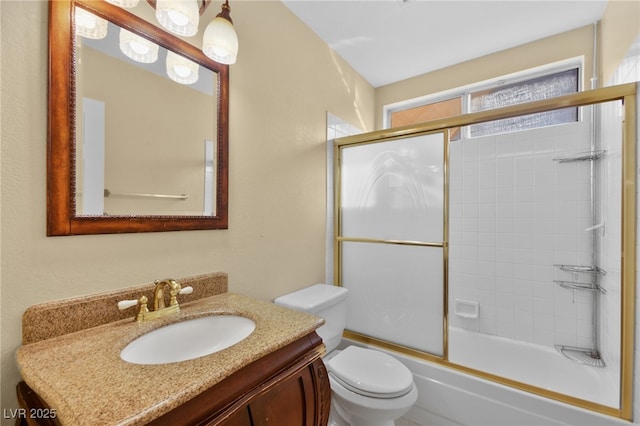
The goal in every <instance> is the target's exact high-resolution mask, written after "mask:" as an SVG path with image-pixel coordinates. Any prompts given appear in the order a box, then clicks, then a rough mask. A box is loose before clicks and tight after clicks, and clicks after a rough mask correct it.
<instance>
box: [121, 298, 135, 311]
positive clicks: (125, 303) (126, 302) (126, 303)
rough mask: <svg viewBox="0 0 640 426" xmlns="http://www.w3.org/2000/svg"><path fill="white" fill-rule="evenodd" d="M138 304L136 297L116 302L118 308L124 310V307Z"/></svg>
mask: <svg viewBox="0 0 640 426" xmlns="http://www.w3.org/2000/svg"><path fill="white" fill-rule="evenodd" d="M137 304H138V299H131V300H121V301H119V302H118V309H120V310H121V311H124V310H125V309H129V308H131V307H132V306H136V305H137Z"/></svg>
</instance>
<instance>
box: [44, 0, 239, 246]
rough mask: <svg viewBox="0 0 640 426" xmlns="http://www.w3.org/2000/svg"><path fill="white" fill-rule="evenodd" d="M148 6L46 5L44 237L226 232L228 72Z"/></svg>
mask: <svg viewBox="0 0 640 426" xmlns="http://www.w3.org/2000/svg"><path fill="white" fill-rule="evenodd" d="M153 4H154V3H153V2H140V3H139V4H138V6H137V8H136V11H135V12H133V13H132V12H131V11H129V10H125V9H122V8H120V7H118V6H115V5H112V4H110V3H107V2H105V1H96V0H90V1H85V0H69V1H65V0H57V1H51V2H49V65H50V66H49V120H48V123H49V131H48V154H47V235H49V236H57V235H75V234H99V233H120V232H157V231H178V230H195V229H226V228H227V227H228V202H227V200H228V194H227V191H228V163H229V161H228V109H229V104H228V99H229V97H228V96H229V95H228V92H229V67H228V65H222V64H219V63H217V62H214V61H213V60H211V59H209V58H207V57H206V56H205V55H204V54H203V53H202V51H201V50H200V49H199V48H197V47H195V46H194V45H193V44H191V43H190V42H186V41H184V40H182V39H181V38H178V37H176V36H174V35H172V34H169V33H168V32H166V31H165V30H164V29H161V28H160V27H159V26H157V25H156V24H155V21H154V20H153V19H155V18H154V9H153V7H152V5H153ZM207 4H208V3H206V2H203V5H205V6H206V5H207ZM140 10H141V11H142V12H141V13H139V12H138V11H140ZM213 12H215V11H212V10H206V11H205V15H206V14H211V13H213ZM201 19H209V17H208V16H203V17H201ZM211 19H212V18H211ZM209 20H210V19H209ZM86 22H89V24H90V25H89V27H88V28H89V30H87V31H88V32H87V31H83V30H81V28H82V27H83V24H85V23H86ZM195 37H196V38H198V39H201V37H202V36H201V35H197V36H195ZM194 40H195V39H194Z"/></svg>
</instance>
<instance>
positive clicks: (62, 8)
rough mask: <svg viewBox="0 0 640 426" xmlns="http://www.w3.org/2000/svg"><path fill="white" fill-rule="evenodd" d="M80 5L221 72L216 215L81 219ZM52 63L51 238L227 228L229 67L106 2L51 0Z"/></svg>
mask: <svg viewBox="0 0 640 426" xmlns="http://www.w3.org/2000/svg"><path fill="white" fill-rule="evenodd" d="M75 6H80V7H82V8H83V9H86V10H88V11H90V12H92V13H94V14H95V15H98V16H101V17H103V18H105V19H107V20H109V21H111V22H113V23H115V24H117V25H119V26H120V27H122V28H126V29H127V30H129V31H131V32H133V33H136V34H138V35H141V36H143V37H146V38H148V39H150V40H152V41H153V42H155V43H157V44H158V45H160V46H162V47H165V48H166V49H169V50H172V51H174V52H176V53H179V54H181V55H182V56H185V57H187V58H189V59H191V60H192V61H194V62H196V63H198V64H200V65H202V66H204V67H206V68H208V69H210V70H212V71H213V72H216V73H217V74H218V87H217V96H218V98H217V116H218V117H217V123H218V125H217V141H216V142H217V158H216V160H217V170H216V173H217V176H216V179H217V181H216V182H217V188H216V191H217V195H216V215H215V216H144V215H141V216H76V214H75V211H76V206H75V198H76V197H75V194H76V184H75V169H76V167H75V153H76V148H75V142H76V136H75V130H76V117H77V114H76V110H75V106H76V101H75V96H76V89H75V83H76V75H75V71H76V70H75V60H76V53H75V35H74V14H73V10H74V7H75ZM48 65H49V80H48V129H47V236H62V235H80V234H113V233H125V232H127V233H130V232H160V231H182V230H202V229H227V228H228V188H229V179H228V174H229V172H228V170H229V143H228V132H229V66H228V65H223V64H219V63H217V62H214V61H213V60H211V59H209V58H207V57H206V56H205V55H204V54H203V53H202V51H201V50H200V49H198V48H196V47H195V46H193V45H191V44H189V43H187V42H185V41H183V40H181V39H179V38H178V37H175V36H173V35H171V34H169V33H168V32H166V31H164V30H162V29H160V28H159V27H156V26H155V25H153V24H150V23H148V22H146V21H145V20H143V19H141V18H138V17H137V16H135V15H133V14H131V13H130V12H127V11H126V10H124V9H121V8H120V7H118V6H114V5H112V4H109V3H107V2H105V1H102V0H101V1H97V0H64V1H63V0H49V64H48Z"/></svg>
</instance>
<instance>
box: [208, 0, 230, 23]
mask: <svg viewBox="0 0 640 426" xmlns="http://www.w3.org/2000/svg"><path fill="white" fill-rule="evenodd" d="M209 1H210V0H209ZM216 18H224V19H226V20H227V21H229V22H231V23H232V24H233V21H232V20H231V6H229V0H225V1H224V3H223V4H222V10H221V11H220V13H218V14H217V15H216Z"/></svg>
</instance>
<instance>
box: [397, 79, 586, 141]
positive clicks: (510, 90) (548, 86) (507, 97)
mask: <svg viewBox="0 0 640 426" xmlns="http://www.w3.org/2000/svg"><path fill="white" fill-rule="evenodd" d="M578 90H579V68H578V67H572V68H570V69H566V68H565V69H564V70H562V71H557V70H556V71H553V72H549V73H547V74H545V75H538V76H536V77H533V78H531V77H530V78H528V79H523V80H520V81H518V82H515V83H511V84H508V85H504V84H498V85H496V84H495V83H494V84H492V85H490V84H488V83H480V84H477V85H474V86H473V87H468V88H461V89H460V90H459V91H457V92H456V91H454V92H450V93H449V94H448V95H449V96H448V97H447V98H446V99H444V100H443V99H442V97H440V98H432V100H431V101H429V100H427V102H425V101H424V100H423V101H422V102H410V103H404V104H403V105H402V106H400V107H395V108H394V107H393V106H391V107H389V108H388V109H387V111H388V123H389V127H399V126H405V125H410V124H417V123H421V122H424V121H431V120H436V119H439V118H447V117H452V116H456V115H460V114H464V113H472V112H479V111H486V110H490V109H495V108H502V107H506V106H510V105H517V104H521V103H526V102H532V101H537V100H542V99H549V98H553V97H556V96H561V95H566V94H570V93H576V92H578ZM577 120H578V108H575V107H574V108H566V109H562V110H557V111H549V112H545V113H540V114H531V115H526V116H521V117H514V118H510V119H505V120H498V121H492V122H489V123H481V124H475V125H472V126H469V127H467V128H464V129H460V128H457V129H454V130H453V131H452V133H451V136H450V138H451V140H457V139H460V138H461V137H462V136H464V137H479V136H486V135H493V134H498V133H507V132H514V131H518V130H524V129H533V128H536V127H545V126H552V125H555V124H562V123H570V122H574V121H577Z"/></svg>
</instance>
